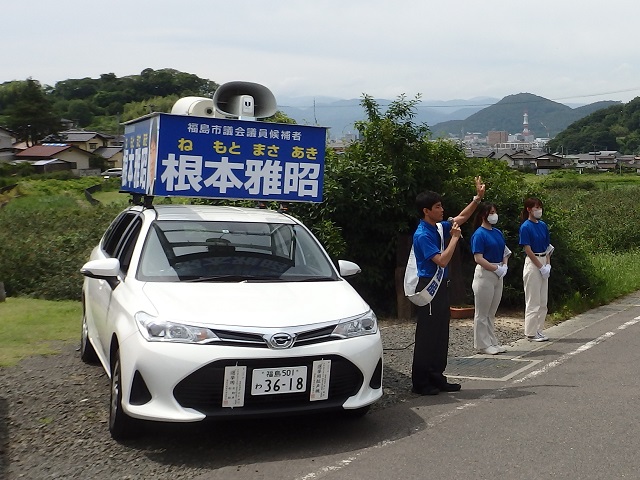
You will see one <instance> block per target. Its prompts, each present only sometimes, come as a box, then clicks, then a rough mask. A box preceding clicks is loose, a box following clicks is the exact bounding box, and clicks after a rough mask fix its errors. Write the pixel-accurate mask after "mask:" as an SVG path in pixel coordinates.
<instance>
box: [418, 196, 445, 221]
mask: <svg viewBox="0 0 640 480" xmlns="http://www.w3.org/2000/svg"><path fill="white" fill-rule="evenodd" d="M438 202H442V197H441V196H440V194H439V193H436V192H431V191H428V190H427V191H425V192H421V193H419V194H418V195H417V196H416V210H417V213H418V218H424V211H423V209H425V208H428V209H429V210H431V209H432V208H433V206H434V205H435V204H436V203H438Z"/></svg>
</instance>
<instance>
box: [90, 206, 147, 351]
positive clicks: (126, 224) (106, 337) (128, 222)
mask: <svg viewBox="0 0 640 480" xmlns="http://www.w3.org/2000/svg"><path fill="white" fill-rule="evenodd" d="M141 228H142V216H141V214H140V212H126V213H125V214H123V215H121V216H120V217H118V218H117V219H116V221H114V223H113V224H112V226H111V227H110V228H109V230H108V231H107V233H106V234H105V237H104V240H103V242H102V252H103V254H104V255H105V258H117V259H118V260H119V262H120V272H119V277H120V280H124V279H125V278H126V276H127V274H128V272H129V264H130V263H131V255H132V253H133V247H134V246H135V242H136V240H137V239H138V236H139V234H140V230H141ZM92 282H95V283H94V284H93V288H92V289H91V291H90V292H88V294H90V295H91V296H92V298H91V304H92V307H93V308H92V312H93V323H94V325H95V327H96V332H95V333H96V335H97V338H98V342H99V343H100V349H101V350H102V353H103V354H104V355H105V357H103V358H106V356H107V352H108V351H109V343H110V342H111V331H112V327H111V326H110V325H109V310H110V309H111V302H112V299H113V294H114V291H115V290H117V289H118V288H119V285H118V286H116V287H115V289H114V288H112V287H111V285H109V283H108V282H107V281H106V280H92Z"/></svg>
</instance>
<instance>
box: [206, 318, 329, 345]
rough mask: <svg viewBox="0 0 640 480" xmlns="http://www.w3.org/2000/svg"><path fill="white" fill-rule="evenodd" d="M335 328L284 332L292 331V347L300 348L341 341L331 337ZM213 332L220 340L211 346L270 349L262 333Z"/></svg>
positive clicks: (216, 330)
mask: <svg viewBox="0 0 640 480" xmlns="http://www.w3.org/2000/svg"><path fill="white" fill-rule="evenodd" d="M335 328H336V324H332V325H327V326H323V327H320V328H315V329H313V330H303V331H296V329H290V328H288V329H284V330H285V331H290V332H291V333H292V335H294V336H295V341H294V343H293V345H292V346H300V345H311V344H314V343H323V342H329V341H332V340H339V337H334V336H332V335H331V334H332V333H333V331H334V330H335ZM211 331H212V332H213V333H215V334H216V336H217V337H218V338H219V339H220V340H218V341H214V342H211V345H226V346H234V345H235V346H241V347H254V348H269V344H268V343H267V341H266V340H265V339H264V337H263V334H261V333H256V332H243V331H235V330H222V329H218V328H214V329H212V330H211Z"/></svg>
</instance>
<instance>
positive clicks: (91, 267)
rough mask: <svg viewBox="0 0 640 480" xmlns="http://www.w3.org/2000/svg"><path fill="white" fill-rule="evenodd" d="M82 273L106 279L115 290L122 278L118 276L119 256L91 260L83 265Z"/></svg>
mask: <svg viewBox="0 0 640 480" xmlns="http://www.w3.org/2000/svg"><path fill="white" fill-rule="evenodd" d="M80 273H81V274H82V275H84V276H85V277H89V278H97V279H98V280H104V281H106V282H107V283H108V284H109V286H111V289H112V290H113V289H114V288H116V287H117V286H118V284H120V278H119V277H118V274H119V273H120V260H118V259H117V258H105V259H101V260H91V261H90V262H87V263H85V264H84V265H83V266H82V268H81V269H80Z"/></svg>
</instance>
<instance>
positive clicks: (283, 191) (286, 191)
mask: <svg viewBox="0 0 640 480" xmlns="http://www.w3.org/2000/svg"><path fill="white" fill-rule="evenodd" d="M325 142H326V129H325V128H324V127H315V126H309V125H289V124H281V123H270V122H258V121H250V120H236V119H225V118H213V117H212V118H209V117H194V116H186V115H174V114H166V113H157V114H153V115H149V116H146V117H142V118H141V119H139V120H134V121H132V122H129V123H128V124H126V125H125V142H124V156H123V162H122V167H123V170H122V190H123V191H127V192H131V193H138V194H145V195H155V196H168V197H170V196H179V197H204V198H226V199H251V200H261V201H265V200H266V201H270V200H275V201H287V202H321V201H322V186H323V180H324V154H325Z"/></svg>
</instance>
